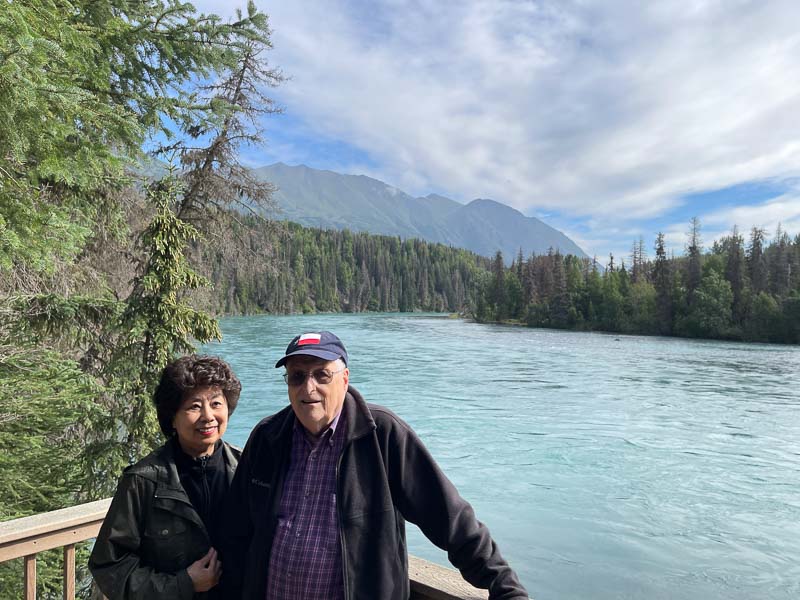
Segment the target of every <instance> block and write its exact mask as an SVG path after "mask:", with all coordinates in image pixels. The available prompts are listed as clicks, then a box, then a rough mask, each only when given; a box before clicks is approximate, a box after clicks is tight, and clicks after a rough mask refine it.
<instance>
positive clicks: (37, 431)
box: [0, 0, 281, 599]
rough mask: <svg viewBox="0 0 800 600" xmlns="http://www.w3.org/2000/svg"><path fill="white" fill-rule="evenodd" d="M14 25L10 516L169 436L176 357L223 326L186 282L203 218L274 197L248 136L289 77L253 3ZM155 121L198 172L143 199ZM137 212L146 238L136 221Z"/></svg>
mask: <svg viewBox="0 0 800 600" xmlns="http://www.w3.org/2000/svg"><path fill="white" fill-rule="evenodd" d="M0 31H2V35H0V333H2V334H3V336H2V340H3V341H2V346H0V392H2V395H0V422H2V427H0V454H2V456H0V475H2V477H0V488H2V490H0V492H1V493H2V496H0V497H2V498H3V503H2V505H0V519H7V518H12V517H15V516H20V515H23V514H30V513H34V512H42V511H45V510H50V509H54V508H60V507H63V506H68V505H71V504H75V503H76V502H80V501H83V500H87V499H91V498H97V497H102V496H106V495H108V494H109V493H110V491H112V490H113V487H114V484H115V482H116V479H117V477H118V476H119V473H120V471H121V470H122V468H123V467H125V466H127V465H128V464H130V463H131V462H133V461H135V460H137V459H139V458H140V457H141V456H142V454H144V453H145V452H146V451H147V450H149V449H150V448H152V447H153V446H154V445H155V444H156V443H158V441H159V440H158V428H157V425H156V422H155V418H154V414H153V413H154V410H153V409H152V407H151V406H150V393H151V391H152V389H153V385H154V382H155V378H156V376H157V374H158V373H159V371H160V370H161V368H162V367H163V365H164V364H165V363H166V361H167V360H169V359H170V358H172V356H174V354H175V353H178V352H181V353H182V352H186V351H188V350H190V349H191V348H192V344H193V343H194V342H195V341H208V340H210V339H213V338H215V337H218V336H219V330H218V328H217V324H216V322H215V321H214V320H213V319H212V318H211V317H210V316H209V315H207V314H205V313H203V312H201V311H199V310H196V309H195V308H194V307H193V306H192V305H191V304H190V302H189V298H188V296H187V294H188V293H189V292H191V291H196V290H197V289H198V288H199V287H201V286H203V285H205V283H206V282H205V280H204V279H203V278H202V277H200V276H199V275H197V274H196V273H195V272H194V271H193V270H192V269H191V268H190V266H189V263H188V259H187V248H188V245H189V243H193V244H199V243H200V238H199V235H198V231H197V229H196V228H195V226H194V225H193V224H190V223H189V222H188V220H187V219H188V218H189V217H191V218H192V219H193V221H192V223H194V222H195V221H194V219H196V220H197V222H201V221H202V220H203V219H205V218H206V217H208V216H209V214H210V216H211V217H214V216H215V210H216V207H215V206H213V205H212V202H213V201H217V202H218V203H220V205H221V206H223V207H227V206H229V205H231V204H236V203H241V200H242V198H243V197H247V198H248V199H249V200H254V201H261V203H262V205H264V204H267V201H268V199H269V187H268V186H266V187H263V189H262V190H260V191H259V190H253V188H251V187H248V186H249V185H250V184H251V183H252V182H251V180H249V179H248V178H247V176H246V174H243V172H242V170H241V169H240V168H239V165H238V163H237V162H236V160H235V155H236V152H235V151H236V148H237V145H238V144H239V143H242V142H248V141H254V140H256V139H257V134H258V132H257V127H255V126H252V124H253V118H254V117H255V116H257V115H259V114H263V113H265V112H273V111H274V107H273V106H272V105H271V102H270V101H269V99H268V98H266V97H265V96H264V95H263V94H262V93H261V91H260V89H261V88H260V87H259V86H261V85H267V86H269V85H274V84H277V83H279V82H280V81H281V76H280V74H279V73H278V72H277V71H274V70H270V69H268V68H267V67H266V63H265V62H264V61H263V60H257V59H258V56H259V54H260V52H261V51H262V50H265V49H268V48H269V47H270V40H269V33H270V32H269V28H268V24H267V18H266V15H263V14H261V13H259V12H258V11H257V10H256V9H255V6H254V4H252V2H251V3H250V4H249V5H248V11H247V15H246V16H241V15H238V16H237V19H236V21H234V22H223V21H222V20H221V19H220V18H219V17H217V16H215V15H202V14H198V13H197V12H196V10H195V9H194V7H193V6H192V5H191V4H189V3H184V2H181V1H180V0H158V1H154V2H149V1H144V2H128V1H123V0H100V1H96V0H29V1H26V2H15V1H11V2H4V3H3V8H2V10H0ZM262 59H263V57H262ZM155 136H158V139H159V140H164V139H167V140H169V143H170V150H172V151H173V152H174V153H177V156H178V157H179V158H180V160H181V163H182V165H183V166H184V170H183V172H182V177H183V178H184V179H185V181H186V183H187V184H188V185H187V187H185V188H182V189H178V188H177V187H176V185H175V183H174V182H173V181H172V179H171V178H170V179H167V180H165V181H163V182H161V183H160V184H159V185H157V186H156V187H154V188H153V189H152V190H151V192H150V194H149V196H148V197H147V198H141V194H140V188H138V187H136V186H135V185H133V184H132V182H131V180H130V179H129V178H128V177H127V176H126V168H127V167H129V166H131V165H135V164H140V160H141V158H142V155H143V152H142V148H143V145H144V144H145V143H147V142H148V140H150V142H152V140H153V138H154V137H155ZM187 140H188V142H187ZM206 142H208V143H209V144H210V145H211V146H210V147H209V148H206V149H203V148H202V146H203V143H206ZM219 190H226V191H227V192H226V193H227V195H220V196H218V197H215V196H214V194H215V193H216V192H218V191H219ZM251 192H252V193H251ZM209 194H211V196H209ZM131 207H135V210H133V209H132V208H131ZM187 208H191V210H186V209H187ZM182 212H184V214H183V215H182V214H181V213H182ZM190 213H191V214H190ZM125 217H130V219H129V224H130V226H131V229H130V232H129V233H130V237H131V238H132V239H135V240H137V242H138V243H137V244H135V245H134V244H128V245H126V242H125V240H124V239H123V237H122V236H121V235H120V234H121V232H122V231H123V229H124V227H123V224H124V223H125V220H126V219H125ZM151 217H152V218H151ZM142 230H144V233H143V234H142V235H141V236H140V235H139V234H140V233H141V232H142ZM78 560H79V562H80V563H83V562H85V556H84V557H79V559H78ZM57 562H58V561H55V562H53V561H52V560H51V559H50V558H48V557H47V556H45V557H44V558H43V559H42V561H40V563H39V565H40V566H39V577H38V581H39V583H38V585H39V588H40V589H39V592H40V595H42V596H43V597H48V598H49V597H56V596H57V595H59V594H58V592H57V587H58V586H60V583H59V582H58V577H57V573H56V570H57V568H56V566H55V565H56V563H57ZM14 566H15V565H5V566H3V567H2V568H0V598H3V599H5V598H17V597H20V594H19V582H18V579H14V578H11V579H6V578H5V576H6V574H7V573H8V571H7V569H9V568H13V567H14Z"/></svg>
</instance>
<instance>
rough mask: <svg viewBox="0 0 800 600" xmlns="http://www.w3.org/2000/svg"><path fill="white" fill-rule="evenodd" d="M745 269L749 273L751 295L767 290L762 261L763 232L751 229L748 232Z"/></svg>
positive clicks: (764, 263) (766, 276) (763, 261)
mask: <svg viewBox="0 0 800 600" xmlns="http://www.w3.org/2000/svg"><path fill="white" fill-rule="evenodd" d="M747 268H748V270H749V272H750V285H751V287H752V288H753V294H755V295H758V294H759V293H761V292H765V291H766V290H767V285H768V274H767V264H766V261H765V260H764V230H763V229H760V228H758V227H753V229H752V230H750V244H749V246H748V248H747Z"/></svg>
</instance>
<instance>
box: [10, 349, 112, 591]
mask: <svg viewBox="0 0 800 600" xmlns="http://www.w3.org/2000/svg"><path fill="white" fill-rule="evenodd" d="M97 393H98V386H97V383H96V382H95V381H94V380H93V378H91V377H89V376H87V375H86V374H85V373H82V372H81V371H80V369H78V367H77V365H76V364H75V362H74V361H71V360H66V359H64V358H63V357H61V356H60V355H59V354H58V353H55V352H52V351H46V350H41V349H38V348H35V347H33V348H32V347H29V346H24V345H20V344H16V345H14V346H11V345H2V346H0V399H1V400H0V406H2V411H0V473H2V477H0V498H3V502H2V503H0V521H3V520H7V519H12V518H17V517H23V516H28V515H32V514H36V513H40V512H45V511H48V510H53V509H56V508H66V507H68V506H72V505H74V504H76V503H77V502H79V500H80V498H81V496H80V491H81V489H82V487H83V484H84V480H85V468H84V467H85V464H86V453H85V444H84V437H83V436H84V435H85V433H86V431H87V428H88V424H89V421H90V420H91V417H92V415H93V414H94V413H95V412H96V406H95V405H94V403H93V401H92V399H93V398H94V397H95V395H96V394H97ZM86 558H87V553H86V550H85V548H83V547H80V548H79V549H78V554H77V560H78V565H79V569H80V568H81V566H82V565H83V564H85V561H86ZM84 570H85V569H84ZM37 571H38V574H39V576H38V578H37V593H38V596H39V597H42V598H55V597H59V598H60V593H61V590H60V575H61V557H60V553H59V552H57V551H53V552H48V553H44V554H40V555H39V557H38V560H37ZM22 573H23V569H22V564H21V561H11V562H8V563H3V564H0V590H2V591H1V592H0V596H2V597H4V598H21V597H22V595H23V594H22V585H23V578H22Z"/></svg>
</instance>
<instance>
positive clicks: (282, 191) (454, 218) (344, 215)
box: [253, 162, 588, 262]
mask: <svg viewBox="0 0 800 600" xmlns="http://www.w3.org/2000/svg"><path fill="white" fill-rule="evenodd" d="M253 172H254V174H255V175H256V177H258V178H260V179H262V180H264V181H269V182H270V183H272V184H274V185H275V186H277V188H278V190H277V191H276V193H275V196H274V197H275V200H276V202H277V204H278V206H279V208H280V210H281V214H280V215H279V217H278V218H282V219H286V220H290V221H295V222H297V223H300V224H301V225H305V226H310V227H320V228H323V229H345V228H347V229H350V230H353V231H366V232H369V233H374V234H382V235H399V236H400V237H403V238H411V237H416V238H420V239H424V240H428V241H432V242H440V243H443V244H448V245H451V246H455V247H460V248H466V249H467V250H471V251H473V252H476V253H477V254H481V255H483V256H489V257H491V256H494V254H495V252H496V251H497V250H500V251H501V252H502V253H503V256H504V257H505V259H506V262H510V261H511V260H512V259H513V258H514V257H516V255H517V252H518V251H519V249H520V248H521V249H522V252H523V255H525V256H528V255H529V254H531V253H534V254H545V253H547V252H548V251H549V249H550V248H553V249H557V250H559V251H560V252H561V253H562V254H574V255H576V256H579V257H581V258H588V256H587V254H586V253H585V252H584V251H583V250H582V249H581V248H580V247H579V246H578V245H577V244H576V243H575V242H574V241H572V240H571V239H569V238H568V237H567V236H566V235H565V234H564V233H563V232H561V231H558V230H557V229H555V228H554V227H551V226H550V225H547V224H546V223H544V222H543V221H541V220H540V219H537V218H536V217H527V216H525V215H524V214H522V213H521V212H520V211H518V210H517V209H515V208H513V207H511V206H508V205H506V204H503V203H501V202H498V201H496V200H492V199H489V198H476V199H474V200H472V201H470V202H469V203H467V204H461V203H460V202H456V201H455V200H452V199H450V198H447V197H446V196H442V195H440V194H428V195H427V196H422V197H414V196H411V195H410V194H408V193H406V192H405V191H403V190H401V189H400V188H397V187H395V186H392V185H390V184H387V183H385V182H383V181H380V180H379V179H374V178H372V177H369V176H367V175H350V174H342V173H337V172H335V171H330V170H321V169H314V168H312V167H308V166H306V165H296V166H291V165H287V164H285V163H282V162H278V163H274V164H271V165H266V166H264V167H260V168H256V169H253Z"/></svg>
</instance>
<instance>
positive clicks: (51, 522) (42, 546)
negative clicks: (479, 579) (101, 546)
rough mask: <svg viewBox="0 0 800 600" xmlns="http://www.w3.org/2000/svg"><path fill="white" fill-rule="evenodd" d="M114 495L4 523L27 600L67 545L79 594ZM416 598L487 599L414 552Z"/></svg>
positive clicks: (0, 543) (69, 577)
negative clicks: (55, 553) (43, 565)
mask: <svg viewBox="0 0 800 600" xmlns="http://www.w3.org/2000/svg"><path fill="white" fill-rule="evenodd" d="M110 503H111V499H110V498H107V499H105V500H98V501H97V502H90V503H88V504H81V505H78V506H72V507H70V508H64V509H61V510H54V511H52V512H48V513H43V514H39V515H33V516H31V517H24V518H22V519H15V520H13V521H5V522H3V523H0V563H2V562H5V561H7V560H11V559H14V558H20V557H24V558H25V566H24V573H25V600H35V598H36V554H37V553H39V552H43V551H45V550H51V549H53V548H61V547H63V548H64V588H63V589H64V600H74V598H75V544H77V543H79V542H82V541H84V540H89V539H92V538H93V537H96V536H97V532H98V531H99V530H100V525H101V524H102V522H103V519H104V518H105V516H106V512H107V511H108V505H109V504H110ZM408 560H409V565H408V566H409V576H410V579H411V600H484V599H485V598H487V597H488V594H487V593H486V592H485V591H484V590H479V589H477V588H474V587H472V586H471V585H469V584H468V583H466V582H465V581H464V580H463V579H462V578H461V576H460V575H459V574H458V573H457V572H456V571H454V570H452V569H447V568H445V567H440V566H439V565H435V564H433V563H431V562H428V561H426V560H422V559H421V558H417V557H414V556H409V559H408Z"/></svg>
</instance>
